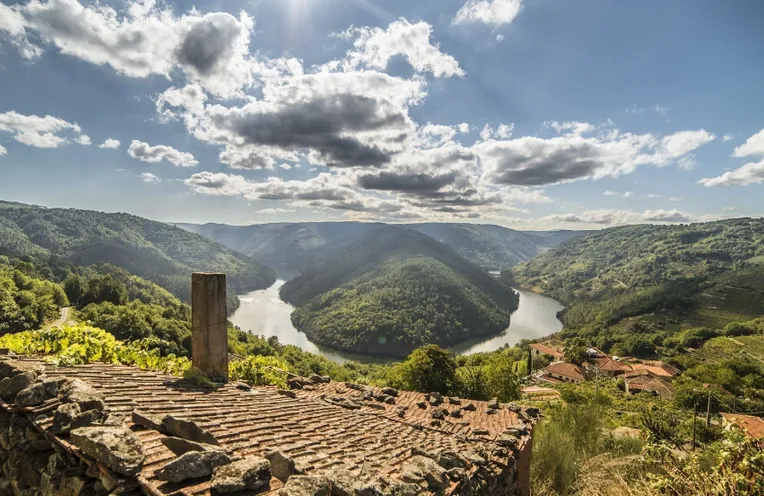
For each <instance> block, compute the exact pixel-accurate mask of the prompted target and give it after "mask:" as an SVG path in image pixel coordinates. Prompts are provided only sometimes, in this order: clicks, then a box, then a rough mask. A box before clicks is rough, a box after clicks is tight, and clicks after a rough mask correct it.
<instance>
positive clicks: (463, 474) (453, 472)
mask: <svg viewBox="0 0 764 496" xmlns="http://www.w3.org/2000/svg"><path fill="white" fill-rule="evenodd" d="M446 475H447V476H448V478H449V479H451V480H452V481H454V482H458V481H462V480H465V479H466V478H467V471H466V470H464V469H463V468H459V467H454V468H451V469H448V471H447V472H446Z"/></svg>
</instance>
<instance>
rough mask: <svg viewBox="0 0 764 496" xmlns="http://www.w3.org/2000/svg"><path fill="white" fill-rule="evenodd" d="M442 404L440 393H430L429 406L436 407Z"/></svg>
mask: <svg viewBox="0 0 764 496" xmlns="http://www.w3.org/2000/svg"><path fill="white" fill-rule="evenodd" d="M441 403H443V396H442V395H441V394H440V393H430V404H431V405H432V406H437V405H440V404H441Z"/></svg>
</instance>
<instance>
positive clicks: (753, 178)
mask: <svg viewBox="0 0 764 496" xmlns="http://www.w3.org/2000/svg"><path fill="white" fill-rule="evenodd" d="M732 156H733V157H750V156H761V157H764V129H762V130H761V131H759V132H758V133H756V134H754V135H753V136H751V137H750V138H748V139H747V140H745V143H743V144H742V145H740V146H738V147H737V148H735V151H734V152H733V153H732ZM761 183H764V159H763V160H760V161H759V162H748V163H746V164H744V165H743V166H742V167H739V168H737V169H735V170H733V171H727V172H725V173H724V174H722V175H721V176H717V177H704V178H703V179H701V180H700V181H698V184H702V185H703V186H705V187H707V188H711V187H714V186H748V185H749V184H761Z"/></svg>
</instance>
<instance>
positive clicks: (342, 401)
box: [324, 396, 384, 410]
mask: <svg viewBox="0 0 764 496" xmlns="http://www.w3.org/2000/svg"><path fill="white" fill-rule="evenodd" d="M324 399H326V401H328V402H330V403H332V404H334V405H337V406H341V407H342V408H347V409H348V410H359V409H360V408H361V405H359V404H358V403H356V402H355V401H353V400H351V399H350V398H345V397H344V396H325V397H324ZM368 406H370V407H380V408H384V407H383V406H382V405H378V404H376V403H370V404H369V405H368Z"/></svg>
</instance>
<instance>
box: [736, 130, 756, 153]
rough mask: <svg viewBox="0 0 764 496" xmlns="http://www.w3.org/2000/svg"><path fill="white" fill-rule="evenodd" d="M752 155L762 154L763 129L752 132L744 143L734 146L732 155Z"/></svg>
mask: <svg viewBox="0 0 764 496" xmlns="http://www.w3.org/2000/svg"><path fill="white" fill-rule="evenodd" d="M752 155H764V129H762V130H761V131H759V132H758V133H756V134H754V135H753V136H751V137H750V138H748V139H747V140H745V143H743V144H742V145H740V146H738V147H737V148H735V151H734V152H733V153H732V156H733V157H750V156H752Z"/></svg>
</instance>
